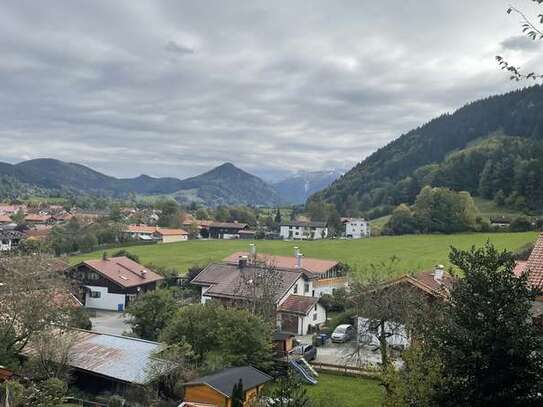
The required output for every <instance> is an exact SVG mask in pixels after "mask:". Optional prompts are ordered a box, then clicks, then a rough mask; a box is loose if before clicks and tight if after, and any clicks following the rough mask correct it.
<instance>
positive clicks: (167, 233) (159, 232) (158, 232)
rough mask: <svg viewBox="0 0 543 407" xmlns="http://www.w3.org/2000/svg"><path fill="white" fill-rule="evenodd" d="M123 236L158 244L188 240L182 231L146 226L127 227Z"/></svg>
mask: <svg viewBox="0 0 543 407" xmlns="http://www.w3.org/2000/svg"><path fill="white" fill-rule="evenodd" d="M124 233H125V235H126V236H127V237H129V238H130V239H137V240H147V241H157V242H159V243H173V242H182V241H185V240H188V239H189V234H188V232H187V231H185V230H184V229H170V228H161V227H158V226H147V225H128V227H127V228H126V230H125V232H124Z"/></svg>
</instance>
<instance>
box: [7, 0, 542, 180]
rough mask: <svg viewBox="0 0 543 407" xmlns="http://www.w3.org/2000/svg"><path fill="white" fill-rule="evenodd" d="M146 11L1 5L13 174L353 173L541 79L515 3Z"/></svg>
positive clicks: (235, 4) (273, 4)
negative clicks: (24, 167) (52, 165)
mask: <svg viewBox="0 0 543 407" xmlns="http://www.w3.org/2000/svg"><path fill="white" fill-rule="evenodd" d="M511 2H512V3H516V4H517V5H518V6H519V7H522V8H523V9H525V10H527V11H531V10H532V11H533V7H534V6H532V5H531V2H530V1H529V0H503V1H502V0H477V1H473V0H397V1H392V0H387V1H365V0H353V1H338V0H330V1H316V0H311V1H304V2H302V1H293V0H287V1H277V0H275V1H269V0H266V1H255V0H251V1H245V0H240V1H225V0H221V1H205V0H198V1H180V0H171V1H162V0H154V1H143V0H142V1H137V0H126V1H120V0H115V1H112V0H105V1H97V0H93V1H88V0H79V1H76V0H65V1H54V0H48V1H23V0H14V1H6V2H2V4H1V5H0V56H1V58H0V146H1V148H0V160H1V161H8V162H18V161H21V160H26V159H31V158H38V157H53V158H58V159H61V160H66V161H72V162H79V163H83V164H86V165H89V166H91V167H93V168H95V169H97V170H100V171H103V172H106V173H108V174H111V175H116V176H136V175H139V174H140V173H146V174H149V175H155V176H176V177H185V176H190V175H195V174H198V173H200V172H203V171H205V170H208V169H210V168H212V167H214V166H216V165H218V164H220V163H222V162H225V161H230V162H233V163H234V164H236V165H238V166H240V167H241V168H244V169H246V170H248V171H251V172H254V173H256V174H259V175H271V174H276V175H277V174H281V173H283V172H285V171H290V170H293V171H294V170H301V169H305V170H320V169H328V168H333V167H345V168H348V167H350V166H352V165H353V164H355V163H357V162H359V161H361V160H362V159H363V158H364V157H366V156H367V155H369V154H371V153H372V152H373V151H375V150H376V149H377V148H379V147H380V146H383V145H385V144H386V143H387V142H389V141H390V140H392V139H394V138H396V137H398V136H400V135H401V134H402V133H403V132H406V131H408V130H410V129H412V128H413V127H416V126H418V125H420V124H423V123H424V122H425V121H427V120H429V119H431V118H433V117H435V116H436V115H439V114H441V113H443V112H446V111H452V110H454V109H456V108H458V107H460V106H461V105H463V104H464V103H466V102H469V101H472V100H474V99H477V98H480V97H483V96H487V95H491V94H495V93H500V92H504V91H507V90H510V89H513V88H515V87H519V86H521V85H518V84H516V83H511V82H510V81H509V80H508V79H507V76H506V75H505V74H504V73H503V72H501V71H499V70H498V69H497V67H496V63H495V61H494V56H495V55H496V54H504V55H506V56H508V57H510V59H511V60H513V61H514V62H519V63H520V62H522V63H523V64H524V66H530V65H533V66H536V65H539V66H541V65H542V64H541V62H543V60H542V57H541V56H542V55H543V51H542V49H541V48H540V47H539V46H538V44H536V43H533V42H530V41H528V40H524V39H523V38H521V37H520V36H519V33H520V29H519V17H518V16H511V15H509V16H508V15H507V14H506V12H505V11H506V8H507V6H508V5H509V4H510V3H511Z"/></svg>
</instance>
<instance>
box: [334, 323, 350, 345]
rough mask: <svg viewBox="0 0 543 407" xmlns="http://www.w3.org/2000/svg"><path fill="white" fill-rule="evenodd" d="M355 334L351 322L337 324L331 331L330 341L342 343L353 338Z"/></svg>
mask: <svg viewBox="0 0 543 407" xmlns="http://www.w3.org/2000/svg"><path fill="white" fill-rule="evenodd" d="M354 336H355V330H354V326H352V325H351V324H342V325H338V326H337V327H336V329H334V332H333V333H332V342H336V343H344V342H348V341H350V340H351V339H353V338H354Z"/></svg>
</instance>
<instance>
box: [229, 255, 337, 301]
mask: <svg viewBox="0 0 543 407" xmlns="http://www.w3.org/2000/svg"><path fill="white" fill-rule="evenodd" d="M243 256H245V257H248V258H251V257H254V258H256V262H257V263H262V264H267V265H268V266H272V267H278V268H282V269H288V270H303V271H304V272H305V273H307V274H308V275H311V276H312V278H313V280H312V281H313V284H312V292H311V296H312V297H321V296H322V295H323V294H330V295H331V294H333V293H334V291H335V290H336V289H338V288H345V287H346V285H347V276H346V274H347V267H346V266H345V265H344V264H341V263H340V262H338V261H335V260H323V259H315V258H311V257H304V255H303V254H302V253H301V252H300V249H299V248H298V247H294V256H276V255H272V254H267V253H256V246H255V245H254V244H251V245H249V251H248V252H236V253H233V254H231V255H230V256H228V257H226V258H225V259H224V261H225V262H227V263H231V264H235V263H237V261H238V259H239V258H240V257H243Z"/></svg>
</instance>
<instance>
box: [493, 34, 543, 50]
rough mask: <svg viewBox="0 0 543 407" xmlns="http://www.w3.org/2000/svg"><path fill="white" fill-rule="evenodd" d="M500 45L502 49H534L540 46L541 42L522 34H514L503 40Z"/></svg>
mask: <svg viewBox="0 0 543 407" xmlns="http://www.w3.org/2000/svg"><path fill="white" fill-rule="evenodd" d="M501 46H502V48H503V49H504V50H513V51H535V50H539V49H540V48H541V43H540V42H539V41H534V40H531V39H530V38H528V37H526V36H524V35H515V36H512V37H509V38H506V39H505V40H503V41H502V42H501Z"/></svg>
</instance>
